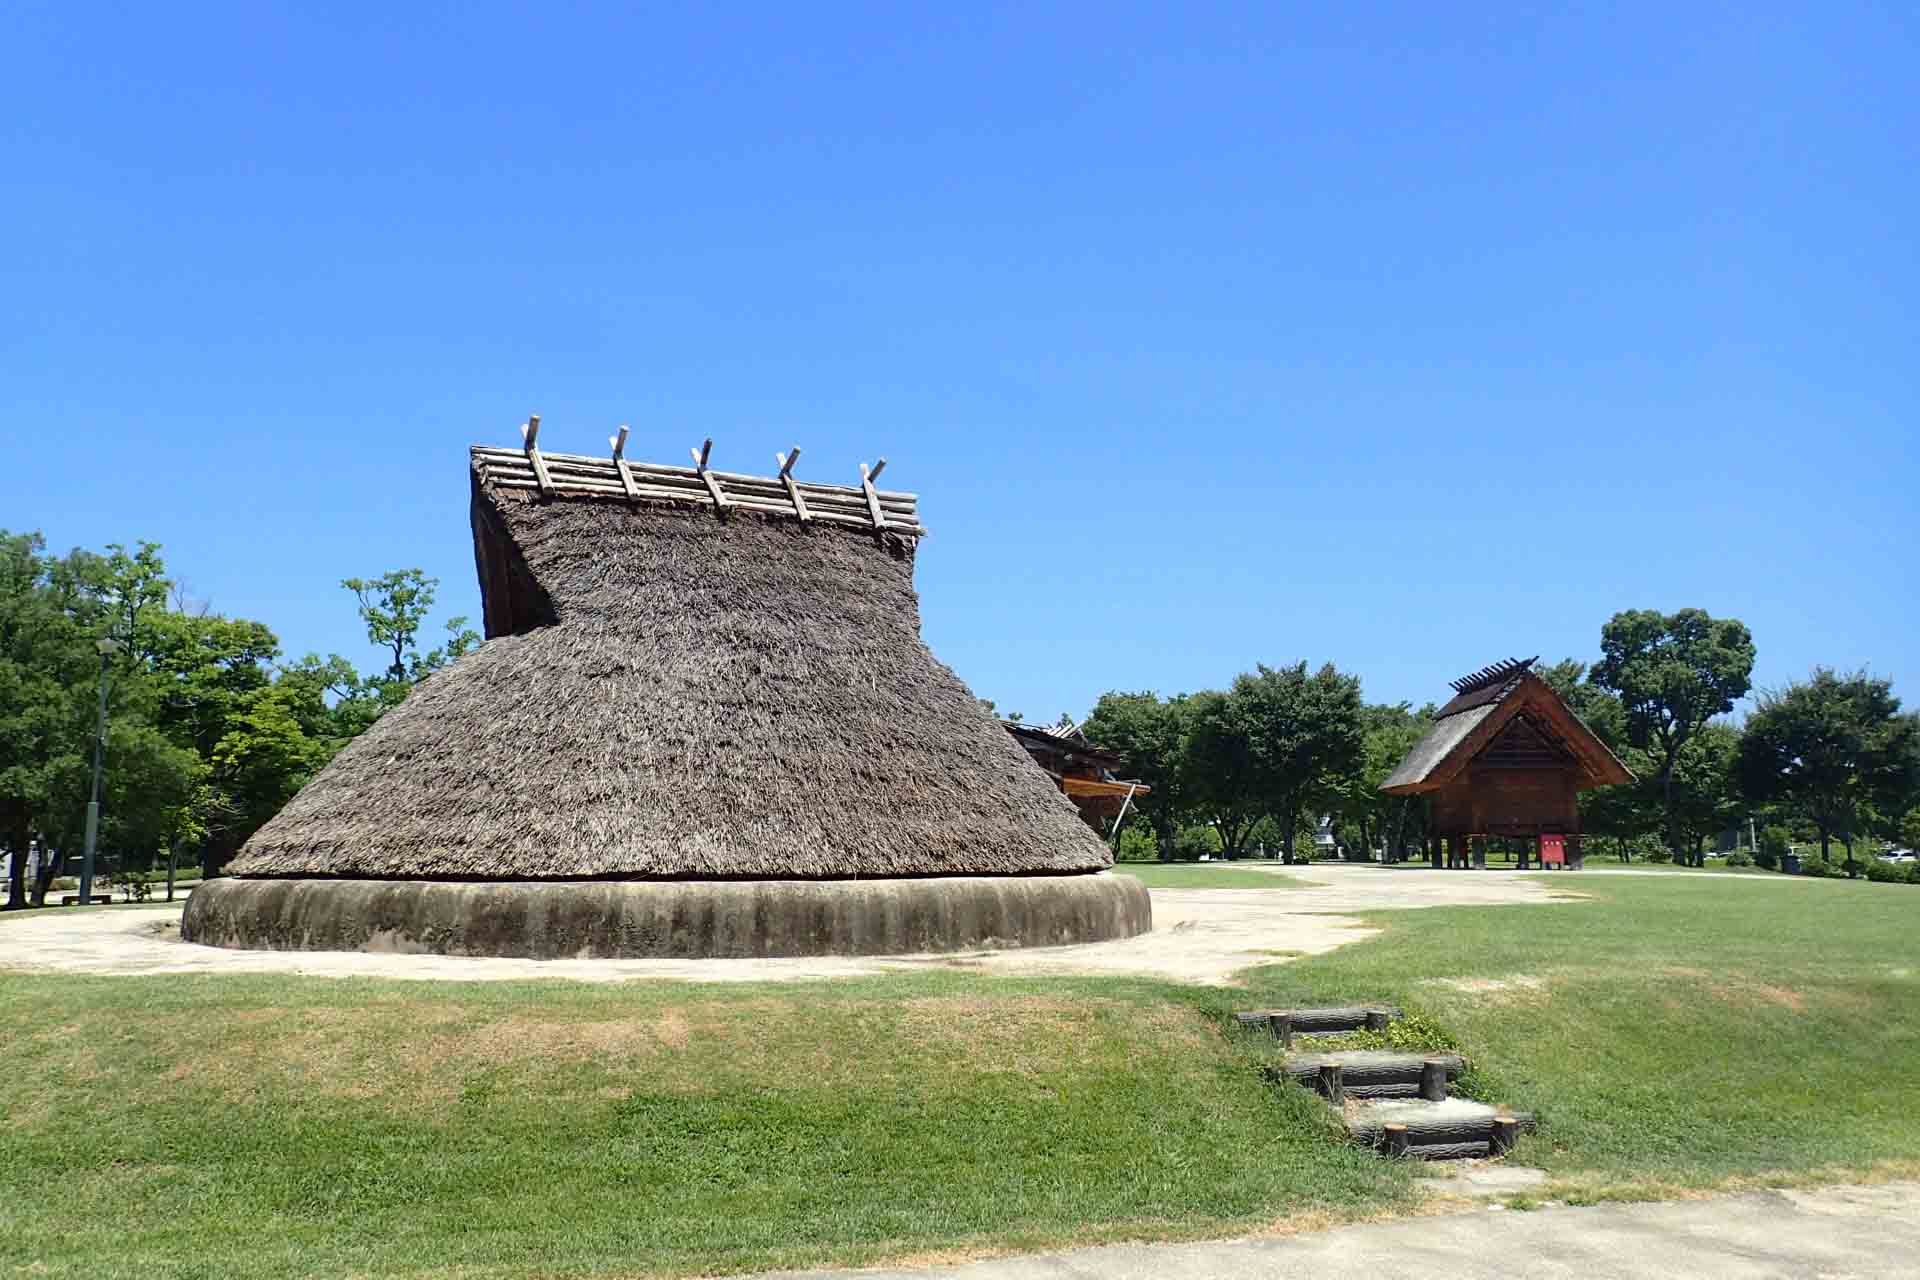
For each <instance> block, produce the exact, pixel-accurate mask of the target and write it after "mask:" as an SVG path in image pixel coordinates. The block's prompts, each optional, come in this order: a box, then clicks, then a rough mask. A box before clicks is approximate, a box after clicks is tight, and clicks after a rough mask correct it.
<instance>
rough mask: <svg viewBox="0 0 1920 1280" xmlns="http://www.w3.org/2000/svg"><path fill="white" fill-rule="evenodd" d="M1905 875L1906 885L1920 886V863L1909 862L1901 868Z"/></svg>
mask: <svg viewBox="0 0 1920 1280" xmlns="http://www.w3.org/2000/svg"><path fill="white" fill-rule="evenodd" d="M1903 870H1905V871H1906V873H1907V883H1908V884H1920V862H1909V863H1906V864H1905V866H1904V867H1903Z"/></svg>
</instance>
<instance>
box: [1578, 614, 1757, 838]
mask: <svg viewBox="0 0 1920 1280" xmlns="http://www.w3.org/2000/svg"><path fill="white" fill-rule="evenodd" d="M1600 650H1601V658H1600V661H1599V662H1598V663H1596V664H1595V665H1594V668H1593V671H1592V673H1591V676H1590V679H1591V681H1592V682H1593V683H1594V684H1597V685H1599V686H1600V687H1601V688H1603V689H1607V690H1611V691H1612V692H1613V693H1615V694H1617V695H1618V696H1619V698H1620V703H1621V705H1622V707H1623V708H1624V709H1625V712H1626V721H1627V723H1626V730H1627V740H1628V741H1629V742H1630V743H1632V745H1634V746H1636V747H1639V748H1641V749H1642V750H1644V751H1646V752H1647V753H1648V756H1649V757H1650V758H1651V760H1652V761H1653V762H1654V763H1655V764H1656V765H1657V771H1656V777H1657V779H1658V785H1659V788H1660V797H1661V812H1662V815H1663V817H1664V820H1665V821H1664V829H1665V837H1666V841H1667V848H1668V849H1670V850H1672V851H1673V852H1674V853H1675V854H1676V855H1677V854H1678V853H1679V850H1680V841H1681V829H1680V815H1679V812H1678V811H1677V809H1676V808H1675V802H1674V794H1673V770H1674V764H1675V762H1676V761H1677V760H1678V759H1679V756H1680V751H1681V749H1682V748H1683V747H1685V746H1686V745H1687V742H1688V740H1689V739H1691V738H1692V737H1693V736H1694V734H1696V733H1698V732H1699V731H1700V729H1701V727H1702V726H1704V725H1705V724H1706V723H1707V722H1708V721H1710V720H1712V719H1713V718H1714V717H1715V716H1720V715H1725V714H1726V713H1728V712H1729V711H1731V710H1733V704H1734V703H1735V702H1736V701H1737V700H1739V699H1740V698H1743V697H1745V696H1746V693H1747V690H1748V689H1750V688H1751V687H1752V679H1753V659H1754V648H1753V636H1752V635H1751V633H1749V632H1748V630H1747V627H1746V624H1745V623H1743V622H1740V621H1739V620H1738V619H1734V618H1718V619H1716V618H1714V617H1711V616H1710V615H1708V614H1707V613H1706V612H1705V611H1704V610H1701V609H1682V610H1680V611H1679V612H1678V613H1673V614H1663V613H1661V612H1659V611H1658V610H1657V609H1629V610H1627V611H1625V612H1622V613H1616V614H1614V615H1613V617H1612V618H1611V619H1609V620H1608V622H1607V624H1606V625H1605V626H1604V627H1602V628H1601V629H1600Z"/></svg>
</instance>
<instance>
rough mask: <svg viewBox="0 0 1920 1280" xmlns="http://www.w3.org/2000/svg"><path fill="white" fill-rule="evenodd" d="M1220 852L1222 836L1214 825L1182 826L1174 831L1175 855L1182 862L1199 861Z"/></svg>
mask: <svg viewBox="0 0 1920 1280" xmlns="http://www.w3.org/2000/svg"><path fill="white" fill-rule="evenodd" d="M1219 852H1220V837H1219V835H1218V834H1217V833H1216V832H1215V831H1214V829H1213V828H1212V827H1182V828H1180V830H1179V831H1177V832H1175V833H1174V837H1173V856H1174V858H1175V859H1177V860H1179V861H1181V862H1198V861H1200V855H1201V854H1203V853H1204V854H1206V855H1208V856H1209V857H1211V856H1212V855H1214V854H1216V853H1219Z"/></svg>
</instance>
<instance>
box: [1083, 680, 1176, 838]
mask: <svg viewBox="0 0 1920 1280" xmlns="http://www.w3.org/2000/svg"><path fill="white" fill-rule="evenodd" d="M1190 722H1191V709H1190V707H1189V706H1188V700H1187V698H1186V697H1185V696H1184V695H1176V696H1174V697H1172V698H1166V699H1162V698H1161V697H1160V696H1159V695H1158V694H1156V693H1151V692H1142V693H1121V692H1118V691H1114V692H1110V693H1103V694H1101V695H1100V701H1099V702H1098V703H1096V704H1095V705H1094V708H1093V712H1092V714H1090V715H1089V716H1088V717H1087V718H1086V720H1085V721H1083V722H1082V723H1081V725H1080V728H1081V731H1082V732H1084V733H1085V734H1086V735H1087V741H1088V742H1091V743H1092V744H1093V745H1094V746H1096V747H1099V748H1100V749H1101V750H1102V751H1109V752H1112V753H1113V754H1114V755H1117V756H1119V757H1120V761H1121V767H1120V772H1121V774H1122V775H1123V776H1125V777H1127V778H1131V779H1137V780H1138V781H1140V782H1144V783H1146V784H1147V786H1148V787H1149V788H1150V790H1149V791H1148V793H1147V794H1146V795H1144V796H1141V797H1139V798H1138V799H1137V800H1136V801H1135V802H1134V805H1135V808H1136V809H1137V810H1138V812H1139V813H1140V816H1141V817H1142V818H1144V819H1145V820H1146V822H1147V825H1148V826H1150V827H1151V828H1152V829H1153V838H1154V845H1155V848H1156V849H1157V850H1158V851H1159V855H1160V860H1161V861H1163V862H1165V861H1169V860H1171V859H1172V858H1173V857H1174V840H1175V837H1176V836H1177V835H1178V834H1179V830H1180V827H1181V824H1182V823H1184V822H1185V821H1187V819H1188V818H1189V817H1190V815H1191V813H1192V808H1193V805H1192V801H1191V799H1190V797H1189V796H1188V795H1187V793H1186V789H1185V785H1184V784H1185V780H1186V777H1187V776H1188V771H1187V766H1186V754H1187V732H1188V728H1189V726H1190Z"/></svg>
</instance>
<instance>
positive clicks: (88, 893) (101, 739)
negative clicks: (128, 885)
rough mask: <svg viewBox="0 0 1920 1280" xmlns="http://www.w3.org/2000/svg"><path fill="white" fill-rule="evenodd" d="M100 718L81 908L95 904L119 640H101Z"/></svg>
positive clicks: (83, 860) (95, 733) (82, 859)
mask: <svg viewBox="0 0 1920 1280" xmlns="http://www.w3.org/2000/svg"><path fill="white" fill-rule="evenodd" d="M99 648H100V718H99V720H98V721H97V722H96V724H95V726H94V731H93V798H92V799H91V800H89V801H87V847H86V852H85V853H83V854H82V855H81V857H80V905H81V906H83V907H84V906H86V905H87V904H88V903H90V902H92V901H93V847H94V842H95V841H96V840H98V839H99V836H100V764H101V760H102V758H103V757H104V756H105V754H106V747H107V664H108V663H109V662H111V661H112V660H113V655H114V652H115V651H116V650H117V649H119V648H120V643H119V641H117V640H102V641H100V645H99Z"/></svg>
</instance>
